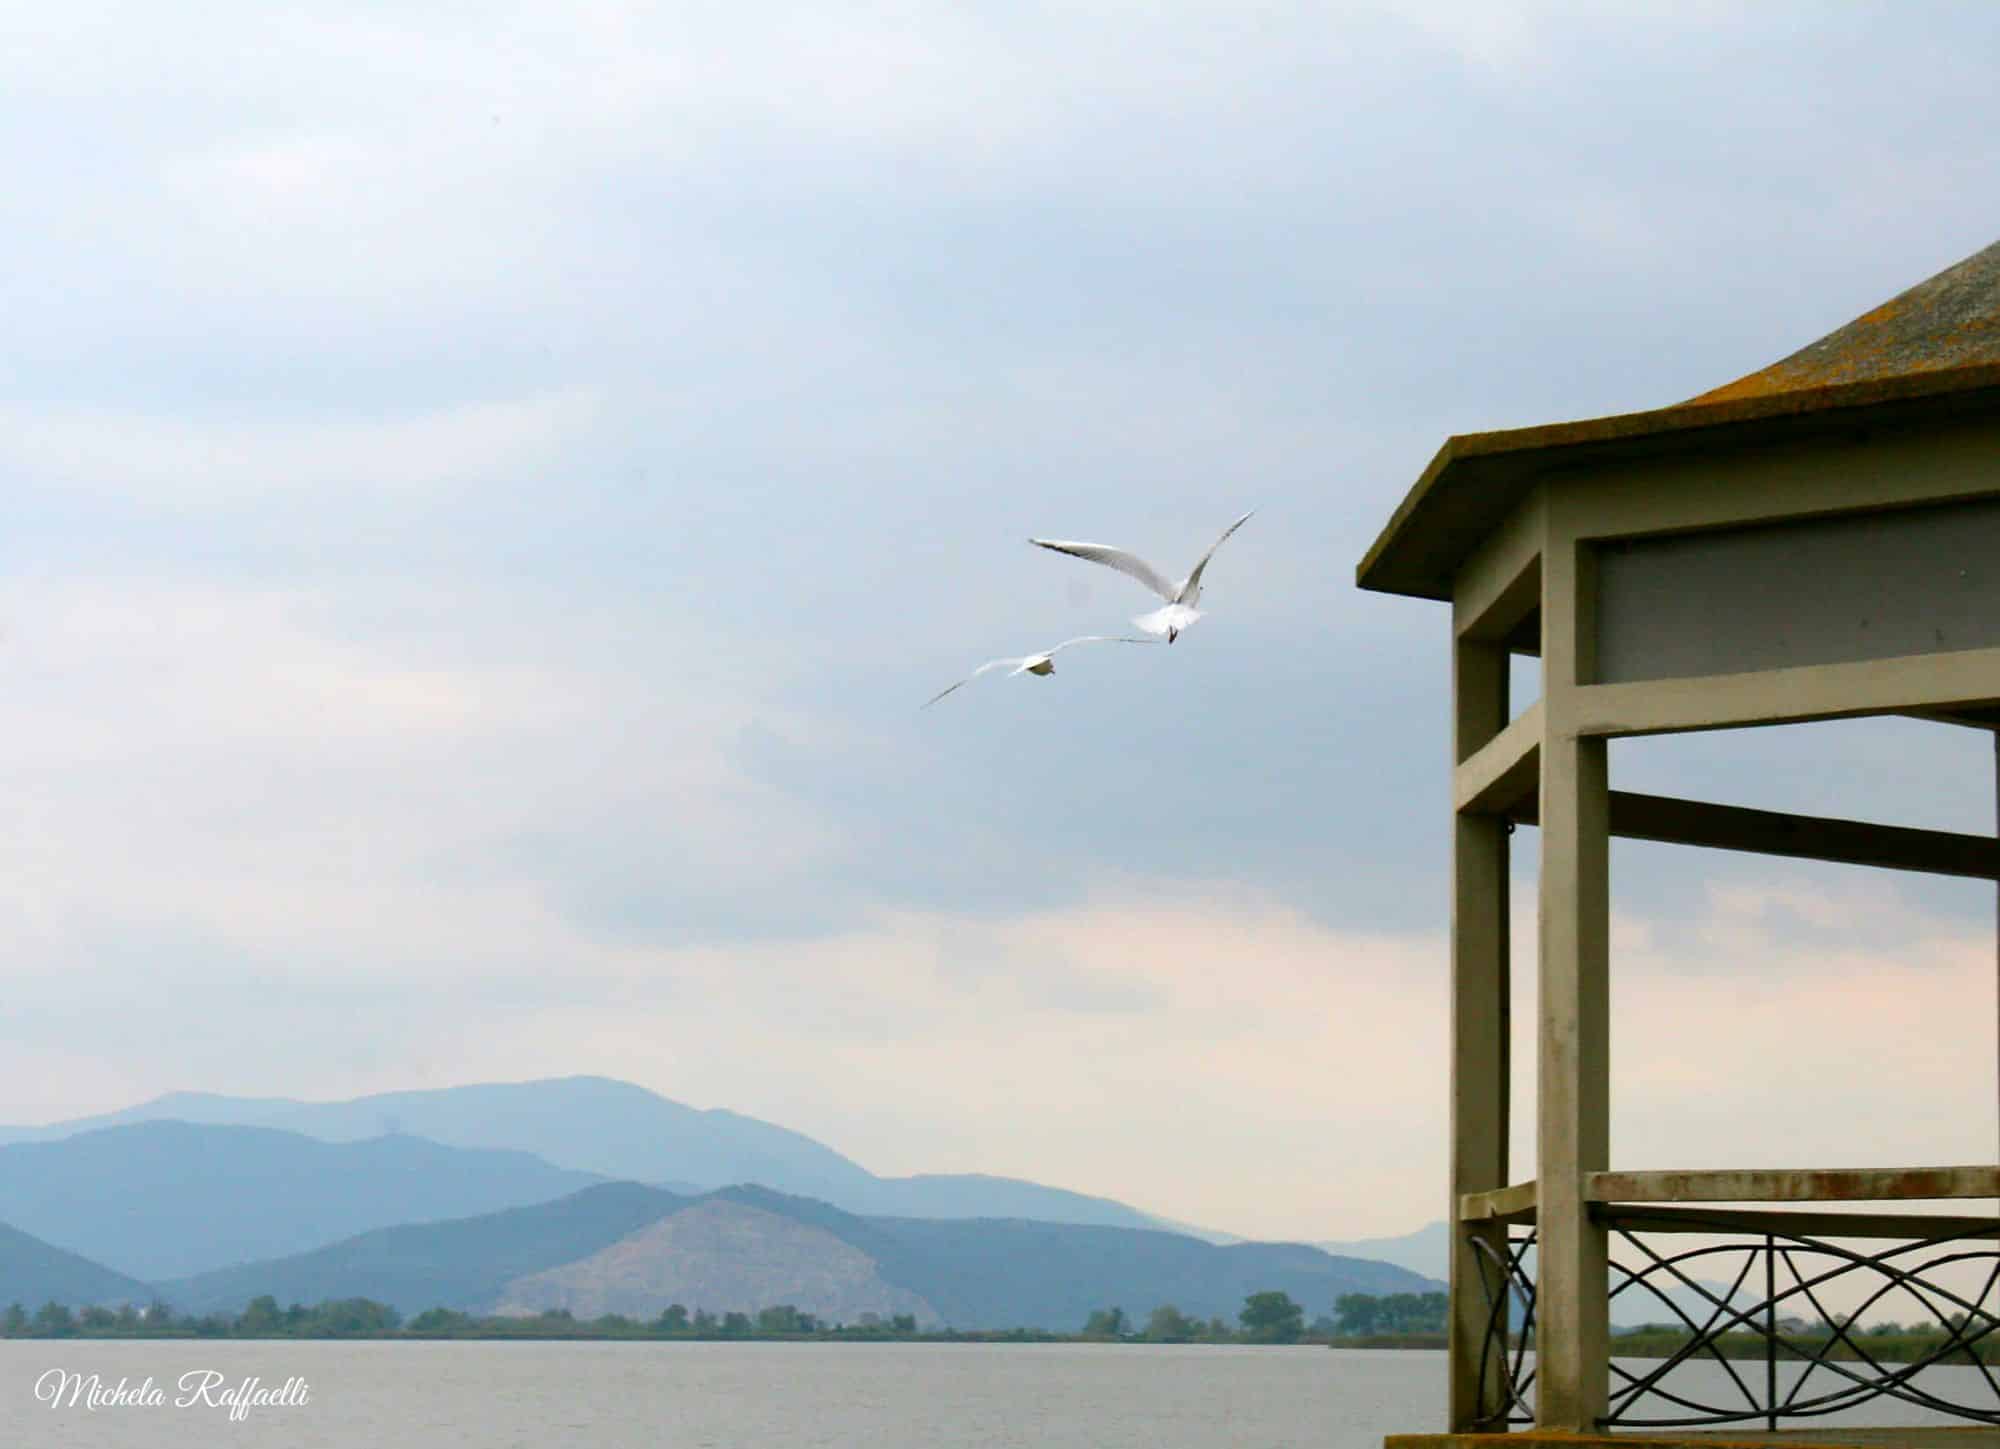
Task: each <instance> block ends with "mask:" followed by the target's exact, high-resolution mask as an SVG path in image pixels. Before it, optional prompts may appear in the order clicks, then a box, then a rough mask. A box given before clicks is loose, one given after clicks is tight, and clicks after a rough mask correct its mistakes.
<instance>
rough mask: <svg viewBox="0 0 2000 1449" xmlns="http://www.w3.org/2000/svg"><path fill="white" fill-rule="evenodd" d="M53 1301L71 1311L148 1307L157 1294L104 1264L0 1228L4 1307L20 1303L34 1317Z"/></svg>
mask: <svg viewBox="0 0 2000 1449" xmlns="http://www.w3.org/2000/svg"><path fill="white" fill-rule="evenodd" d="M51 1301H53V1302H56V1303H64V1304H68V1305H69V1306H70V1307H72V1308H83V1307H87V1306H88V1305H90V1304H93V1303H150V1302H152V1301H153V1290H152V1289H151V1288H149V1287H147V1286H146V1285H145V1284H144V1283H141V1282H140V1281H139V1280H138V1279H136V1278H128V1277H126V1276H125V1275H124V1274H123V1273H118V1272H114V1271H113V1270H112V1269H110V1268H107V1267H105V1266H104V1265H103V1264H102V1263H93V1262H91V1261H90V1259H88V1258H82V1257H78V1256H77V1255H76V1254H75V1253H71V1252H66V1251H65V1250H63V1249H61V1248H58V1247H57V1246H56V1245H55V1244H53V1243H45V1242H43V1241H42V1240H41V1239H40V1238H36V1237H31V1236H29V1235H28V1234H27V1233H24V1232H22V1231H21V1230H20V1229H19V1228H10V1227H8V1226H7V1225H6V1224H5V1223H0V1304H9V1303H18V1304H20V1305H21V1306H22V1307H23V1308H26V1309H27V1310H29V1311H30V1312H33V1311H34V1310H35V1309H37V1308H39V1307H41V1306H42V1305H43V1304H44V1303H48V1302H51Z"/></svg>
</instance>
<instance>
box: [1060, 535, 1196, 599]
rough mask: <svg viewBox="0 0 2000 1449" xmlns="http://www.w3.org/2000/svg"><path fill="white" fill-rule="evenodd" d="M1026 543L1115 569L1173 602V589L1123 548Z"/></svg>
mask: <svg viewBox="0 0 2000 1449" xmlns="http://www.w3.org/2000/svg"><path fill="white" fill-rule="evenodd" d="M1225 536H1226V535H1225ZM1028 542H1029V543H1032V544H1034V545H1035V547H1037V548H1048V549H1054V550H1055V551H1056V552H1057V553H1066V554H1068V555H1069V556H1070V557H1071V558H1081V559H1088V560H1090V562H1092V563H1101V564H1103V565H1104V566H1105V567H1106V568H1114V569H1117V570H1118V571H1119V572H1120V573H1122V574H1130V575H1131V576H1132V577H1133V578H1135V579H1137V580H1138V581H1139V582H1140V583H1142V584H1144V585H1145V586H1146V587H1147V588H1149V589H1151V590H1152V591H1153V592H1154V593H1156V594H1158V595H1159V596H1160V597H1161V598H1163V599H1165V600H1166V601H1167V602H1168V603H1170V604H1171V603H1172V602H1173V601H1174V586H1173V585H1172V584H1170V583H1168V582H1167V581H1166V580H1165V579H1163V578H1161V577H1160V573H1159V570H1158V569H1156V568H1154V567H1153V566H1152V565H1151V564H1149V563H1147V562H1146V561H1145V560H1144V559H1142V558H1140V557H1139V556H1138V555H1137V554H1130V553H1127V552H1125V550H1124V549H1122V548H1113V547H1111V546H1110V545H1109V544H1104V543H1073V542H1071V541H1069V540H1067V539H1061V538H1031V539H1029V540H1028Z"/></svg>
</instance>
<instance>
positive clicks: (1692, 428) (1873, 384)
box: [1354, 363, 2000, 600]
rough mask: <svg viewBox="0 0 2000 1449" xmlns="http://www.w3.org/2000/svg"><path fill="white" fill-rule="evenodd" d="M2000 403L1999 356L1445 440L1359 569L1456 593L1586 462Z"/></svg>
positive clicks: (1412, 592)
mask: <svg viewBox="0 0 2000 1449" xmlns="http://www.w3.org/2000/svg"><path fill="white" fill-rule="evenodd" d="M1994 408H2000V363H1979V364H1975V365H1972V366H1967V367H1955V368H1946V369H1939V370H1936V371H1932V372H1918V373H1907V374H1903V375H1900V376H1897V377H1892V378H1884V379H1877V380H1871V381H1867V382H1854V383H1839V384H1832V385H1828V386H1825V387H1815V388H1802V389H1799V390H1797V391H1793V392H1783V393H1770V394H1765V395H1762V396H1757V397H1748V398H1737V399H1725V400H1723V401H1719V402H1699V403H1680V404H1677V405H1675V406H1673V407H1668V408H1656V409H1654V410H1653V411H1651V412H1643V413H1619V414H1615V415H1613V416H1611V417H1602V418H1586V419H1583V420H1581V421H1578V422H1569V423H1549V424H1544V425H1542V426H1539V427H1532V428H1510V429H1504V430H1501V431H1497V432H1490V433H1464V434H1458V435H1455V436H1453V437H1450V438H1447V439H1446V440H1445V443H1444V446H1443V447H1441V448H1439V449H1438V451H1437V453H1436V455H1435V456H1434V457H1433V458H1432V459H1431V461H1430V465H1429V466H1428V467H1426V468H1425V469H1424V471H1423V475H1422V476H1421V477H1420V478H1418V479H1417V481H1416V483H1415V484H1414V485H1413V486H1412V487H1411V489H1410V491H1409V493H1408V494H1406V495H1405V496H1404V498H1403V501H1402V503H1401V504H1400V505H1399V506H1398V507H1397V509H1396V511H1395V513H1394V514H1393V515H1391V517H1390V519H1389V522H1388V523H1387V524H1386V525H1385V526H1384V527H1383V529H1382V532H1381V534H1380V535H1379V536H1378V537H1377V538H1376V540H1375V542H1374V544H1373V546H1371V547H1370V548H1369V550H1368V552H1367V554H1366V555H1364V556H1363V558H1362V560H1361V562H1360V563H1359V564H1358V565H1357V566H1356V568H1355V579H1354V581H1355V584H1356V585H1357V586H1358V587H1360V588H1363V589H1370V590H1374V591H1376V592H1379V593H1389V594H1403V595H1407V596H1409V597H1412V598H1420V599H1438V600H1448V599H1450V598H1451V587H1452V578H1453V576H1454V575H1455V574H1456V573H1457V571H1458V567H1459V565H1460V564H1462V563H1463V562H1464V561H1465V559H1466V557H1467V556H1468V555H1469V554H1470V553H1471V552H1472V550H1473V549H1474V548H1475V547H1477V545H1478V544H1479V542H1480V541H1481V540H1482V539H1483V538H1484V537H1485V536H1486V535H1487V534H1489V533H1491V532H1492V530H1493V529H1494V528H1496V527H1498V526H1499V524H1500V522H1501V521H1502V520H1503V519H1504V518H1505V517H1506V515H1507V514H1508V512H1510V511H1511V510H1512V509H1513V507H1514V505H1515V504H1516V503H1517V502H1519V501H1520V499H1521V498H1522V497H1523V496H1525V495H1526V493H1527V490H1528V487H1529V485H1530V484H1531V483H1532V482H1533V481H1534V480H1535V479H1536V478H1539V477H1540V476H1542V475H1543V474H1546V473H1550V472H1554V471H1556V470H1557V469H1565V468H1574V467H1579V466H1583V465H1585V464H1590V463H1603V462H1613V461H1625V460H1628V459H1632V458H1641V457H1653V456H1663V455H1666V454H1671V453H1676V452H1688V451H1694V450H1705V449H1714V448H1737V447H1749V446H1755V445H1758V444H1763V443H1770V442H1775V441H1778V440H1780V439H1785V438H1791V437H1797V436H1804V435H1808V434H1811V433H1813V432H1819V431H1829V430H1835V429H1844V428H1852V427H1855V426H1857V425H1862V424H1863V422H1864V420H1863V419H1862V418H1860V417H1857V416H1856V415H1857V414H1859V413H1867V414H1868V415H1869V416H1868V417H1867V418H1866V420H1865V423H1866V425H1870V426H1886V425H1890V424H1894V423H1908V422H1915V421H1921V420H1923V419H1925V418H1928V417H1935V416H1941V415H1945V414H1951V413H1962V412H1971V411H1984V410H1988V409H1994Z"/></svg>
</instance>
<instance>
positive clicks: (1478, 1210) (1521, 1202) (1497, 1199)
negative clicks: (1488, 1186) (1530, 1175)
mask: <svg viewBox="0 0 2000 1449" xmlns="http://www.w3.org/2000/svg"><path fill="white" fill-rule="evenodd" d="M1458 1220H1459V1221H1460V1222H1463V1223H1494V1222H1498V1223H1531V1222H1533V1221H1534V1220H1535V1184H1534V1183H1532V1182H1517V1183H1515V1184H1513V1185H1512V1186H1511V1187H1496V1188H1494V1189H1493V1190H1492V1191H1490V1192H1467V1193H1460V1194H1459V1198H1458Z"/></svg>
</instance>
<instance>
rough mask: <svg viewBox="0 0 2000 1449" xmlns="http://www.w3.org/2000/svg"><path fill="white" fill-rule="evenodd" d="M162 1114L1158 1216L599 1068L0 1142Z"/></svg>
mask: <svg viewBox="0 0 2000 1449" xmlns="http://www.w3.org/2000/svg"><path fill="white" fill-rule="evenodd" d="M167 1118H173V1119H177V1120H181V1121H186V1122H200V1123H207V1124H210V1125H216V1126H257V1127H269V1128H277V1129H281V1130H283V1131H288V1132H296V1133H302V1134H304V1135H305V1136H308V1137H313V1138H318V1139H320V1140H321V1141H325V1142H353V1141H357V1140H361V1139H365V1138H370V1137H377V1136H380V1135H382V1134H384V1133H407V1134H410V1135H412V1136H416V1137H423V1138H427V1139H429V1140H430V1141H433V1142H440V1143H444V1144H446V1145H449V1146H454V1147H466V1148H505V1149H510V1150H513V1151H517V1152H529V1153H533V1154H534V1155H535V1156H537V1157H539V1158H541V1159H543V1160H544V1161H546V1162H549V1163H553V1164H554V1165H556V1166H558V1167H564V1168H569V1169H571V1170H573V1171H577V1172H584V1173H589V1174H593V1175H594V1176H596V1177H598V1178H610V1179H617V1180H630V1181H634V1182H647V1183H653V1184H656V1185H659V1186H662V1187H665V1188H668V1189H669V1190H671V1191H675V1192H680V1193H684V1194H698V1193H701V1192H704V1191H708V1190H711V1189H714V1188H718V1187H721V1186H724V1185H726V1184H729V1183H739V1182H755V1183H762V1184H764V1185H766V1186H768V1187H771V1188H774V1189H777V1190H778V1191H781V1192H787V1193H795V1194H801V1195H804V1196H807V1197H813V1198H818V1199H821V1200H823V1201H826V1202H831V1203H837V1204H839V1205H840V1206H841V1207H844V1208H846V1209H848V1210H849V1211H851V1212H857V1213H882V1214H890V1215H895V1216H902V1217H1033V1218H1043V1219H1047V1220H1049V1221H1052V1222H1080V1223H1096V1224H1100V1225H1103V1226H1111V1227H1135V1228H1152V1227H1160V1226H1163V1224H1162V1223H1161V1222H1160V1220H1158V1219H1156V1218H1153V1217H1151V1216H1150V1215H1148V1214H1146V1213H1143V1212H1141V1211H1139V1210H1138V1209H1137V1208H1133V1207H1128V1206H1127V1205H1125V1204H1124V1203H1121V1202H1114V1201H1112V1200H1111V1199H1110V1198H1102V1197H1091V1196H1088V1195H1086V1194H1084V1193H1078V1192H1068V1191H1065V1190H1063V1189H1061V1188H1053V1187H1044V1186H1043V1185H1041V1184H1040V1183H1034V1182H1024V1181H1022V1180H1020V1179H1018V1178H1007V1177H990V1176H986V1175H984V1174H978V1173H940V1174H925V1175H920V1176H915V1177H900V1178H897V1177H888V1178H885V1177H877V1176H875V1174H873V1173H871V1172H869V1171H868V1170H867V1169H866V1168H864V1167H862V1166H860V1165H859V1164H858V1163H855V1162H853V1161H851V1160H849V1159H848V1158H846V1157H843V1156H841V1155H840V1154H839V1153H838V1152H835V1151H834V1150H833V1149H832V1148H830V1147H826V1146H824V1145H822V1144H821V1143H818V1142H815V1141H814V1140H813V1139H812V1138H810V1137H807V1136H805V1135H804V1134H803V1133H799V1132H794V1131H792V1130H790V1129H789V1128H785V1127H779V1126H775V1125H773V1124H772V1123H769V1122H763V1121H760V1120H758V1119H757V1118H755V1117H746V1116H744V1115H742V1114H741V1113H739V1112H731V1111H727V1110H725V1109H722V1108H711V1109H707V1110H701V1109H697V1108H693V1107H688V1106H684V1105H683V1104H681V1103H679V1102H674V1101H670V1100H668V1099H667V1098H665V1097H662V1096H659V1095H658V1094H656V1093H654V1092H650V1091H648V1090H646V1089H645V1088H644V1087H638V1086H634V1085H633V1084H631V1083H630V1082H620V1081H615V1080H612V1079H611V1078H608V1077H587V1076H585V1077H559V1078H552V1079H549V1080H544V1081H535V1082H503V1083H488V1084H484V1085H479V1086H466V1087H443V1088H437V1089H434V1090H427V1091H414V1092H384V1093H379V1094H377V1095H374V1096H369V1097H356V1098H354V1099H352V1100H351V1101H345V1102H299V1101H292V1100H289V1099H286V1098H279V1097H226V1096H219V1095H216V1094H214V1093H208V1092H175V1093H171V1094H169V1095H167V1096H164V1097H159V1098H155V1099H154V1100H153V1101H151V1102H146V1103H143V1104H141V1105H139V1106H136V1107H127V1108H124V1109H122V1110H120V1111H117V1112H111V1113H106V1114H104V1115H102V1116H97V1117H85V1118H79V1119H76V1120H74V1121H70V1122H59V1123H55V1124H53V1125H51V1126H47V1127H8V1128H0V1143H5V1142H10V1141H11V1142H16V1143H20V1142H29V1141H38V1142H45V1141H50V1140H53V1139H59V1138H65V1137H68V1136H71V1135H73V1134H76V1133H79V1132H85V1131H89V1130H92V1129H99V1128H105V1127H114V1126H124V1125H130V1124H134V1123H138V1122H148V1121H157V1120H162V1119H167ZM0 1151H4V1148H0ZM521 1200H525V1199H521Z"/></svg>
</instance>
